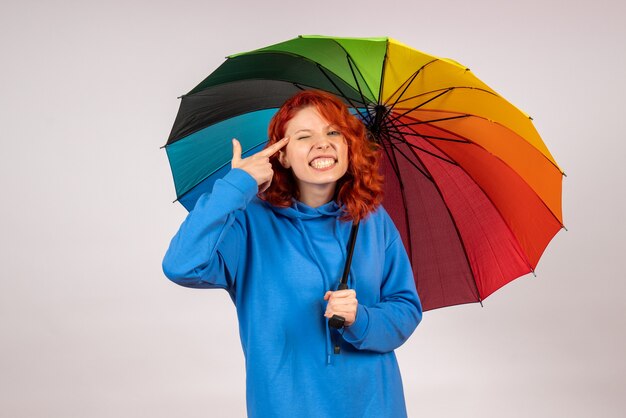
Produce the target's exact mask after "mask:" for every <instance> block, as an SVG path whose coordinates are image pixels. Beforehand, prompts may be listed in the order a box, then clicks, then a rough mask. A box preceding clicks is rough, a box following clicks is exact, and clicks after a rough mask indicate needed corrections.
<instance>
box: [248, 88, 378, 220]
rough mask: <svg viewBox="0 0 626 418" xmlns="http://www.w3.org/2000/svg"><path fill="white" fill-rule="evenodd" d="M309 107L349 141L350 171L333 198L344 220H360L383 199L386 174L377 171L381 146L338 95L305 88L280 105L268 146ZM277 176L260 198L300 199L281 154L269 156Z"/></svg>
mask: <svg viewBox="0 0 626 418" xmlns="http://www.w3.org/2000/svg"><path fill="white" fill-rule="evenodd" d="M306 107H314V108H315V109H316V110H317V111H318V112H319V114H320V115H321V116H322V117H323V118H324V119H326V121H328V122H329V123H331V124H333V125H335V126H336V127H337V128H338V129H339V131H340V132H341V133H342V134H343V136H344V138H345V139H346V142H347V144H348V170H347V171H346V174H344V176H343V177H342V178H340V179H339V180H338V181H337V185H336V188H335V196H334V200H335V202H337V204H339V205H340V206H341V207H342V209H343V212H344V215H343V216H342V217H341V219H342V220H354V221H360V220H361V219H364V218H365V217H366V216H367V215H368V214H369V213H370V212H372V211H374V210H375V209H376V208H377V207H378V205H379V204H380V202H381V201H382V191H383V187H382V186H383V177H382V175H381V174H380V173H379V171H378V164H379V160H380V150H379V146H378V145H377V144H376V143H375V142H374V141H370V140H369V139H367V134H366V129H365V126H364V125H363V123H362V122H361V121H360V120H359V119H357V118H356V117H355V116H354V115H352V114H351V113H350V111H349V110H348V107H347V106H346V105H345V104H344V103H343V102H342V101H341V100H340V99H339V98H338V97H336V96H333V95H332V94H330V93H326V92H323V91H318V90H305V91H302V92H300V93H297V94H296V95H294V96H292V97H291V98H289V99H287V101H286V102H285V103H284V104H283V105H282V106H281V108H280V109H279V110H278V112H277V113H276V114H275V115H274V117H273V118H272V120H271V121H270V125H269V131H268V134H269V135H268V136H269V141H268V143H267V145H266V147H268V146H270V145H272V144H274V143H276V142H277V141H279V140H280V139H281V138H283V137H284V135H285V131H286V125H287V122H289V121H290V120H291V119H292V118H293V117H294V116H295V115H296V113H297V112H298V111H299V110H301V109H303V108H306ZM270 162H271V163H272V169H273V170H274V177H273V179H272V183H271V185H270V187H269V188H268V189H267V190H266V191H265V192H263V193H261V194H259V197H260V198H261V199H263V200H265V201H267V202H269V203H271V204H272V205H274V206H279V207H289V206H291V204H292V200H293V199H294V198H295V199H298V197H299V190H298V186H297V183H296V179H295V178H294V175H293V173H292V171H291V170H290V169H286V168H284V167H283V166H282V164H280V162H279V160H278V154H274V155H273V156H272V157H271V158H270Z"/></svg>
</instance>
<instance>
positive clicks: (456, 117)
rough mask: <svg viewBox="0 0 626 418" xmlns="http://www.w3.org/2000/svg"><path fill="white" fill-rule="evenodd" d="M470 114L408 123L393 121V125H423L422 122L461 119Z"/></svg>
mask: <svg viewBox="0 0 626 418" xmlns="http://www.w3.org/2000/svg"><path fill="white" fill-rule="evenodd" d="M470 116H471V115H458V116H450V117H447V118H439V119H431V120H422V121H415V122H409V123H394V126H407V127H408V126H412V125H424V124H429V123H433V122H445V121H448V120H454V119H463V118H468V117H470Z"/></svg>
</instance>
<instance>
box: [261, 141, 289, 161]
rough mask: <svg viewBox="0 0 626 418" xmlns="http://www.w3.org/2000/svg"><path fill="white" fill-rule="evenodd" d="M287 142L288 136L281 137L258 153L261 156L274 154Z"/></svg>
mask: <svg viewBox="0 0 626 418" xmlns="http://www.w3.org/2000/svg"><path fill="white" fill-rule="evenodd" d="M288 143H289V137H288V136H286V137H284V138H283V139H281V140H280V141H278V142H277V143H275V144H273V145H271V146H269V147H267V148H265V149H264V150H263V151H261V152H259V154H258V155H261V156H263V157H267V158H269V157H271V156H272V155H274V154H276V153H277V152H278V150H280V149H281V148H282V147H284V146H285V145H287V144H288Z"/></svg>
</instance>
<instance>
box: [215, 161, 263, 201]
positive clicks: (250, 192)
mask: <svg viewBox="0 0 626 418" xmlns="http://www.w3.org/2000/svg"><path fill="white" fill-rule="evenodd" d="M222 180H224V181H225V182H226V183H228V184H230V185H231V186H233V187H234V188H235V189H237V190H239V191H240V192H241V194H243V197H244V200H245V201H246V203H247V202H250V200H252V198H253V197H254V196H255V195H256V194H257V193H258V192H259V186H258V185H257V184H256V180H255V179H254V177H252V176H251V175H250V174H248V173H247V172H245V171H244V170H242V169H240V168H233V169H232V170H230V171H229V172H228V173H227V174H226V175H225V176H224V177H223V178H222Z"/></svg>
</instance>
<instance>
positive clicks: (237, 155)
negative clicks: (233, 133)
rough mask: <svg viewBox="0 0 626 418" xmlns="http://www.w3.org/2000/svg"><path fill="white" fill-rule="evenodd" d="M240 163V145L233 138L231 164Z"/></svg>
mask: <svg viewBox="0 0 626 418" xmlns="http://www.w3.org/2000/svg"><path fill="white" fill-rule="evenodd" d="M239 161H241V144H240V143H239V141H237V140H236V139H235V138H233V162H239Z"/></svg>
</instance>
